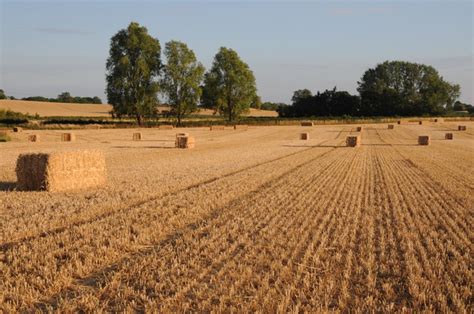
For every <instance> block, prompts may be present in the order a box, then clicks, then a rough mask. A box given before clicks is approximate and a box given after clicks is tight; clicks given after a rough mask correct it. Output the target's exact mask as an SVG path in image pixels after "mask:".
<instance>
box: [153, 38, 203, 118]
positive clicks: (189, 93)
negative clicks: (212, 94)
mask: <svg viewBox="0 0 474 314" xmlns="http://www.w3.org/2000/svg"><path fill="white" fill-rule="evenodd" d="M164 54H165V56H166V60H167V63H166V65H165V67H164V76H163V79H162V84H161V87H162V91H163V93H164V94H165V95H166V96H167V98H168V103H169V104H170V105H171V107H172V108H173V111H174V113H175V114H176V118H177V119H178V125H181V118H182V117H183V116H184V115H186V114H189V113H192V112H194V111H196V110H197V103H198V102H199V99H200V97H201V87H200V84H201V82H202V80H203V76H204V66H203V65H202V64H201V63H200V62H198V61H197V60H196V56H195V55H194V52H193V51H192V50H191V49H189V48H188V46H187V45H186V44H185V43H182V42H179V41H170V42H168V43H166V45H165V51H164Z"/></svg>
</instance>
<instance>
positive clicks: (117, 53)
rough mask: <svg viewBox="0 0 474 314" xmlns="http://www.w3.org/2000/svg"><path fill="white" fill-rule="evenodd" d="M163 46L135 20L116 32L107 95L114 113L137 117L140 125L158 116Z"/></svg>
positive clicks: (109, 59)
mask: <svg viewBox="0 0 474 314" xmlns="http://www.w3.org/2000/svg"><path fill="white" fill-rule="evenodd" d="M160 53H161V47H160V42H159V41H158V39H155V38H153V37H152V36H150V35H149V34H148V30H147V29H146V28H145V27H142V26H140V25H139V24H138V23H135V22H132V23H130V25H129V26H128V27H127V28H126V29H122V30H120V31H119V32H118V33H117V34H115V35H114V36H113V37H112V39H111V42H110V55H109V58H108V59H107V64H106V68H107V75H106V80H107V88H106V92H107V98H108V101H109V103H110V104H111V105H112V106H113V108H114V109H113V110H114V112H113V113H114V116H116V117H121V116H128V117H134V118H135V119H136V120H137V122H138V124H139V125H142V124H143V120H144V119H145V118H148V117H153V116H155V115H156V106H157V105H158V98H157V94H158V91H159V83H158V76H159V75H160V72H161V67H162V65H161V59H160Z"/></svg>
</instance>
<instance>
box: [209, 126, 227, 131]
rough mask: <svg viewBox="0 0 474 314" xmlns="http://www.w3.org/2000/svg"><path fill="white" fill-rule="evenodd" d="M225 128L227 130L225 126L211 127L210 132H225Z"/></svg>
mask: <svg viewBox="0 0 474 314" xmlns="http://www.w3.org/2000/svg"><path fill="white" fill-rule="evenodd" d="M224 128H225V126H223V125H211V128H210V130H211V131H216V130H218V131H222V130H224Z"/></svg>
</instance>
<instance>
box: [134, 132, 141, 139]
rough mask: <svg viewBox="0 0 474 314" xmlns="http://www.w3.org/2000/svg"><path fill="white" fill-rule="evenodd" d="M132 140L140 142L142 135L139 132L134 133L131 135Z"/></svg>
mask: <svg viewBox="0 0 474 314" xmlns="http://www.w3.org/2000/svg"><path fill="white" fill-rule="evenodd" d="M132 139H133V140H134V141H140V140H141V139H142V133H141V132H135V133H133V136H132Z"/></svg>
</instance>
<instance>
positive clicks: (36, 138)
mask: <svg viewBox="0 0 474 314" xmlns="http://www.w3.org/2000/svg"><path fill="white" fill-rule="evenodd" d="M39 141H40V136H39V135H38V134H30V135H28V142H39Z"/></svg>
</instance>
